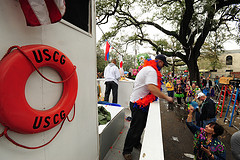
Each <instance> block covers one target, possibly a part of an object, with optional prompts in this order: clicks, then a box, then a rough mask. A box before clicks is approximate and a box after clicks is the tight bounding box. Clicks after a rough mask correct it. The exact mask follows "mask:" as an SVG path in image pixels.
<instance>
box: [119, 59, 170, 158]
mask: <svg viewBox="0 0 240 160" xmlns="http://www.w3.org/2000/svg"><path fill="white" fill-rule="evenodd" d="M144 65H145V66H144V67H143V68H142V69H141V70H140V72H138V74H137V77H136V79H135V83H134V89H133V93H132V94H131V98H130V109H131V112H132V121H131V124H130V128H129V130H128V133H127V137H126V140H125V144H124V148H123V156H124V158H125V160H131V159H132V156H131V152H132V150H133V147H135V148H137V149H139V150H140V149H141V143H140V140H141V135H142V132H143V130H144V128H145V126H146V121H147V116H148V108H149V105H150V103H151V102H153V101H154V100H155V99H156V97H159V98H163V99H165V100H167V101H168V102H173V98H172V97H168V96H167V95H165V94H164V93H163V92H161V90H160V88H161V73H160V69H161V68H162V67H163V66H164V65H165V66H167V61H166V57H165V56H163V55H158V56H156V58H155V60H149V61H145V64H144ZM155 96H156V97H155Z"/></svg>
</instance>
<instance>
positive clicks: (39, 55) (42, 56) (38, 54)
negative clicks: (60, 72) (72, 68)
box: [32, 49, 66, 65]
mask: <svg viewBox="0 0 240 160" xmlns="http://www.w3.org/2000/svg"><path fill="white" fill-rule="evenodd" d="M32 53H33V55H34V58H35V60H36V62H37V63H41V62H42V61H43V60H45V61H50V60H51V59H53V61H54V62H59V63H60V64H62V65H63V64H64V63H65V62H66V60H65V58H66V56H65V55H60V54H59V52H58V51H54V53H53V54H52V57H51V54H49V50H48V49H43V50H42V51H41V50H40V49H38V50H37V51H36V50H34V51H32Z"/></svg>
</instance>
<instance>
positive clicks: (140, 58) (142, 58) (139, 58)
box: [136, 53, 150, 66]
mask: <svg viewBox="0 0 240 160" xmlns="http://www.w3.org/2000/svg"><path fill="white" fill-rule="evenodd" d="M148 58H150V57H149V55H148V54H147V53H142V54H138V55H137V57H136V61H137V64H138V66H143V65H144V61H145V60H147V59H148Z"/></svg>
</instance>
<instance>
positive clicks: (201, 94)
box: [197, 92, 205, 98]
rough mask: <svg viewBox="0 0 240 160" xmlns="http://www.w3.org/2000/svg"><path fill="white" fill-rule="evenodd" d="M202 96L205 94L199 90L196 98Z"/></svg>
mask: <svg viewBox="0 0 240 160" xmlns="http://www.w3.org/2000/svg"><path fill="white" fill-rule="evenodd" d="M203 96H205V94H204V93H202V92H200V93H198V96H197V98H200V97H203Z"/></svg>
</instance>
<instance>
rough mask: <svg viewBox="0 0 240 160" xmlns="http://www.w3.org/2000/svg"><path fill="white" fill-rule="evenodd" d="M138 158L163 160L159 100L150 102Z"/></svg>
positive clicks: (142, 159)
mask: <svg viewBox="0 0 240 160" xmlns="http://www.w3.org/2000/svg"><path fill="white" fill-rule="evenodd" d="M140 160H164V151H163V140H162V125H161V112H160V103H159V101H155V102H153V103H151V104H150V108H149V112H148V118H147V124H146V128H145V133H144V137H143V143H142V149H141V153H140Z"/></svg>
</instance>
